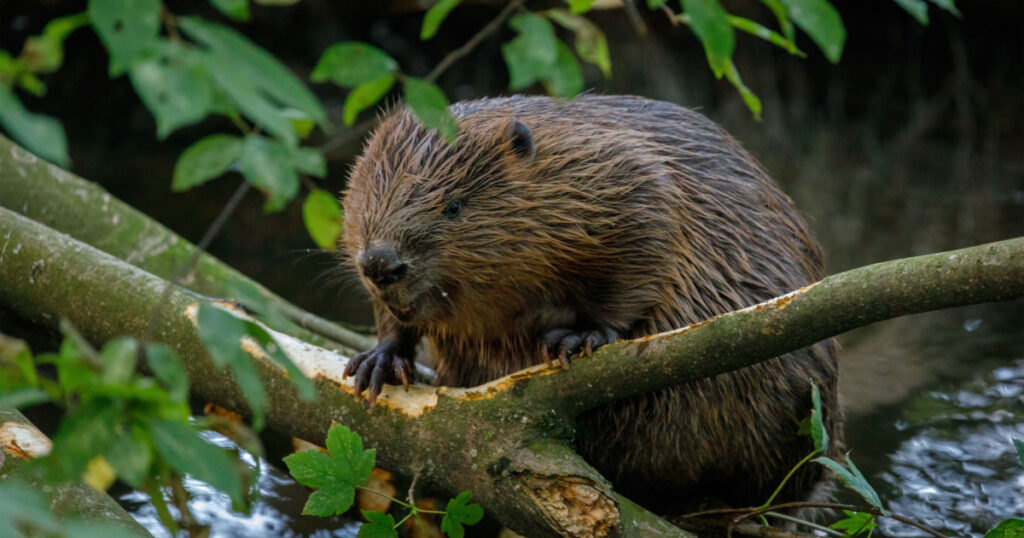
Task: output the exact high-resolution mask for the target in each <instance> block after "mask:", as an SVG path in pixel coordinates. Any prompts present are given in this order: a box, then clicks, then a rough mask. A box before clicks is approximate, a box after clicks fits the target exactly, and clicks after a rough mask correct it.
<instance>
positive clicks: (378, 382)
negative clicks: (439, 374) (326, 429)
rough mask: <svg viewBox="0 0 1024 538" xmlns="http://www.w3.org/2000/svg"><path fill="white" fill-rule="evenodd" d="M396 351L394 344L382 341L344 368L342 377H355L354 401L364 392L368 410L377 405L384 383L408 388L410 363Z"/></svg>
mask: <svg viewBox="0 0 1024 538" xmlns="http://www.w3.org/2000/svg"><path fill="white" fill-rule="evenodd" d="M396 351H397V350H396V346H395V345H394V343H392V342H391V341H390V340H388V339H383V340H381V341H380V342H379V343H378V344H377V346H376V347H374V348H373V349H370V350H368V351H363V352H362V353H358V354H356V356H354V357H352V359H351V360H350V361H348V366H346V367H345V373H344V374H343V375H344V377H348V376H350V375H355V381H356V387H355V388H356V393H355V396H356V400H359V397H360V395H362V393H363V391H364V390H366V400H367V401H368V402H369V403H370V409H373V406H374V405H376V404H377V396H379V395H380V390H381V388H383V387H384V383H388V384H392V385H393V384H397V383H398V381H401V382H402V386H404V387H405V388H409V377H410V376H411V375H412V368H413V366H412V361H411V360H409V359H407V358H405V357H399V356H398V355H397V354H396ZM367 389H369V390H367Z"/></svg>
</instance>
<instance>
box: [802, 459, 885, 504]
mask: <svg viewBox="0 0 1024 538" xmlns="http://www.w3.org/2000/svg"><path fill="white" fill-rule="evenodd" d="M811 461H815V462H818V463H820V464H822V465H824V466H825V467H828V468H829V469H831V470H832V472H834V473H836V475H837V476H838V477H839V479H840V480H842V481H843V484H846V486H847V487H848V488H850V489H852V490H853V491H855V492H857V493H859V494H860V496H861V497H863V498H864V500H865V501H867V502H868V504H870V505H871V506H874V507H875V508H878V509H879V510H881V511H882V515H889V512H888V511H887V510H886V509H885V508H882V501H881V499H879V498H878V493H877V492H876V491H875V488H873V487H871V484H868V481H867V479H866V478H864V475H863V474H861V472H860V470H859V469H857V467H856V466H855V465H854V464H853V460H851V459H850V457H849V456H847V457H846V464H847V465H848V466H849V470H847V469H846V468H845V467H843V466H842V465H841V464H840V463H838V462H837V461H835V460H833V459H830V458H826V457H824V456H822V457H819V458H814V459H813V460H811Z"/></svg>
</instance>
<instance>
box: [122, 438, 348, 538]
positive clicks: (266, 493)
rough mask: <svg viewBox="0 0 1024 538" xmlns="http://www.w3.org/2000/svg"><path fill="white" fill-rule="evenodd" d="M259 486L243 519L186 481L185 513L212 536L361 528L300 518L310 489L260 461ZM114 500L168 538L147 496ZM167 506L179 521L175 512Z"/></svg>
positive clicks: (344, 534) (222, 498)
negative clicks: (188, 497) (186, 498)
mask: <svg viewBox="0 0 1024 538" xmlns="http://www.w3.org/2000/svg"><path fill="white" fill-rule="evenodd" d="M202 435H203V437H204V438H205V439H206V440H207V441H210V442H212V443H213V444H216V445H218V446H222V447H227V448H232V449H235V448H236V445H235V444H234V443H233V442H232V441H231V440H230V439H228V438H227V437H224V436H223V435H220V434H218V433H215V432H209V431H207V432H203V433H202ZM242 459H243V461H245V463H246V464H247V465H249V466H250V467H256V459H255V458H253V457H252V455H250V454H248V453H244V452H243V458H242ZM258 487H259V495H260V498H259V500H258V501H257V502H254V503H253V505H252V513H251V514H249V515H246V514H240V513H238V512H233V511H232V510H231V499H229V498H228V496H227V495H224V494H223V493H221V492H219V491H217V490H215V489H213V488H212V487H210V486H209V485H208V484H206V483H205V482H200V481H198V480H193V479H191V478H186V479H185V488H186V489H187V490H188V491H189V493H191V494H192V501H191V502H190V503H189V509H190V510H191V511H192V515H193V516H195V518H196V520H197V521H199V522H200V523H201V524H203V525H209V526H210V536H211V537H213V538H234V537H239V536H245V537H247V538H278V537H295V536H311V537H314V538H327V537H338V538H355V537H356V534H357V533H358V532H359V524H358V523H355V522H352V521H350V520H347V519H343V518H340V517H332V518H316V517H310V516H303V515H302V505H303V503H305V500H306V498H307V497H308V496H309V490H307V489H306V488H305V487H303V486H301V485H299V484H297V483H295V481H294V480H293V479H292V478H291V477H290V476H289V475H288V474H287V473H284V472H282V471H280V470H278V469H277V468H276V467H274V466H272V465H270V464H269V463H268V462H267V461H265V460H260V462H259V479H258ZM118 502H120V503H121V504H122V505H123V506H124V507H125V508H127V509H128V511H129V512H130V513H131V514H132V515H133V516H134V517H135V519H136V520H138V521H139V522H140V523H142V524H143V525H145V527H146V528H147V529H148V530H149V531H150V532H151V533H153V536H155V537H157V538H171V534H170V533H169V532H167V530H166V529H165V528H164V527H163V526H162V525H161V524H160V520H159V517H158V516H157V513H156V508H155V507H154V506H153V504H152V503H151V502H149V496H148V495H146V494H145V493H142V492H140V491H130V492H128V493H126V494H124V495H121V496H120V497H119V498H118ZM170 508H171V512H172V513H173V514H174V515H175V516H176V517H177V515H178V512H177V510H175V509H174V507H170Z"/></svg>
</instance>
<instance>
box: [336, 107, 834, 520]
mask: <svg viewBox="0 0 1024 538" xmlns="http://www.w3.org/2000/svg"><path fill="white" fill-rule="evenodd" d="M450 110H451V112H452V114H453V115H454V117H455V119H456V121H457V123H458V127H459V134H458V137H457V139H456V140H455V141H454V143H451V144H449V143H448V142H446V141H445V140H444V139H443V138H442V137H440V136H439V135H438V134H437V133H436V132H433V131H428V130H426V129H424V128H423V127H422V126H421V125H420V124H419V123H418V122H417V121H416V120H415V118H414V116H413V114H412V113H411V112H410V111H409V110H408V109H406V108H399V109H397V110H394V111H392V112H391V113H389V114H388V115H387V116H386V117H385V118H384V119H383V120H382V121H381V123H380V124H379V126H378V127H377V128H376V129H375V131H374V132H373V133H372V135H371V136H370V138H369V140H368V141H367V142H366V145H365V148H364V152H363V154H362V155H361V156H360V157H358V159H357V160H356V162H355V164H354V166H353V168H352V170H351V172H350V176H349V182H348V186H347V188H346V191H345V192H344V200H343V205H344V211H345V223H344V233H343V236H342V239H341V243H342V247H343V249H344V251H345V252H346V253H347V255H348V258H349V259H350V260H351V261H352V263H354V265H355V268H356V270H357V271H358V273H359V275H360V277H361V279H362V281H363V283H364V284H365V286H366V288H367V289H368V290H369V292H370V295H371V300H372V303H373V307H374V313H375V316H376V321H377V326H378V333H379V337H380V339H379V343H378V344H377V346H376V347H375V348H373V349H371V350H369V351H366V352H364V353H361V354H359V355H357V356H356V357H354V358H353V360H352V361H351V362H350V363H349V365H348V366H347V369H346V375H353V374H354V375H355V376H356V390H357V395H358V393H361V392H362V391H363V390H365V389H367V388H369V390H368V393H367V394H368V398H369V399H370V400H371V402H372V401H373V400H375V399H376V397H377V394H378V393H379V391H380V387H381V385H382V384H383V383H385V382H387V383H396V382H398V381H402V382H406V381H407V380H408V376H409V374H410V372H411V369H410V368H411V364H412V363H411V361H412V360H413V357H414V354H415V352H416V351H415V350H416V346H417V344H418V343H419V342H420V340H421V338H423V339H425V340H426V344H427V346H426V354H427V355H428V356H429V360H430V361H431V362H432V364H433V366H434V368H435V370H436V372H437V379H438V382H439V383H440V384H442V385H448V386H473V385H477V384H480V383H484V382H486V381H490V380H493V379H496V378H498V377H500V376H504V375H507V374H510V373H512V372H514V371H517V370H520V369H522V368H525V367H528V366H531V365H534V364H537V363H540V362H542V361H545V360H547V359H548V358H551V357H558V358H559V359H561V360H562V361H563V362H564V361H566V359H567V357H570V356H572V355H574V354H576V353H580V352H583V353H588V352H590V351H591V350H593V349H595V348H597V347H598V346H601V345H603V344H606V343H609V342H613V341H615V340H617V339H619V338H633V337H639V336H643V335H649V334H653V333H657V332H662V331H667V330H671V329H675V328H679V327H682V326H685V325H689V324H693V323H697V322H700V321H702V320H705V319H707V318H710V317H712V316H715V315H717V314H721V313H724V312H728V311H731V310H735V309H738V308H742V307H745V306H748V305H751V304H754V303H757V302H760V301H763V300H766V299H769V298H772V297H775V296H778V295H780V294H783V293H786V292H788V291H791V290H793V289H796V288H799V287H800V286H803V285H806V284H808V283H811V282H815V281H817V280H819V279H821V278H822V277H823V276H824V274H823V267H822V255H821V251H820V248H819V246H818V244H817V243H816V241H815V239H814V238H813V237H812V235H811V233H810V231H809V230H808V227H807V225H806V224H805V223H804V221H803V220H802V219H801V217H800V216H799V215H798V214H797V211H796V210H795V208H794V205H793V203H792V201H791V200H790V199H789V198H788V197H787V196H786V195H785V194H783V193H782V192H781V190H780V189H779V188H778V187H777V186H776V185H775V183H774V182H773V181H772V180H771V179H770V178H769V177H768V175H767V174H766V173H765V172H764V170H763V169H762V167H761V166H760V165H759V164H758V162H757V161H756V160H755V159H754V158H753V157H752V156H751V155H750V154H749V153H747V152H746V151H745V150H744V149H743V148H742V147H740V145H739V143H737V141H736V140H734V139H733V138H732V137H730V136H729V135H728V134H726V133H725V132H724V131H723V130H722V129H720V128H719V127H718V126H716V125H715V124H714V123H713V122H711V121H710V120H708V119H707V118H705V117H704V116H702V115H701V114H699V113H697V112H694V111H692V110H688V109H686V108H682V107H680V106H677V105H674V104H670V103H666V102H660V101H653V100H648V99H644V98H639V97H626V96H601V95H584V96H580V97H577V98H576V99H573V100H558V99H552V98H548V97H525V96H515V97H507V98H490V99H481V100H475V101H465V102H459V103H455V104H453V105H451V107H450ZM835 355H836V347H835V344H834V343H833V342H831V341H826V342H822V343H819V344H817V345H815V346H812V347H809V348H805V349H802V350H800V351H797V352H794V353H789V354H787V355H785V356H782V357H778V358H775V359H772V360H769V361H766V362H763V363H760V364H757V365H754V366H750V367H747V368H743V369H741V370H738V371H734V372H731V373H727V374H722V375H719V376H716V377H714V378H710V379H703V380H700V381H695V382H691V383H686V384H683V385H680V386H677V387H673V388H670V389H667V390H663V391H659V392H655V393H651V394H647V395H644V396H642V397H636V398H632V399H627V400H623V401H617V402H614V403H611V404H609V405H607V406H606V407H603V408H600V409H597V410H594V411H591V412H588V413H587V414H585V415H584V416H581V417H579V420H578V432H577V439H576V446H577V448H578V450H579V451H580V453H581V454H582V455H583V457H584V458H585V459H587V460H588V461H589V462H590V463H591V464H592V465H593V466H594V467H595V468H597V469H598V470H599V471H600V472H601V473H602V474H604V476H605V477H607V478H608V479H609V480H611V481H612V483H613V484H614V485H615V487H616V489H617V490H618V491H620V492H622V493H624V494H625V495H627V496H628V497H631V498H633V499H634V500H636V501H638V502H640V503H641V504H644V505H645V506H647V507H648V508H652V509H655V510H659V511H661V512H662V513H682V512H685V511H688V510H692V509H695V508H696V507H698V506H706V505H707V504H708V503H711V502H714V503H716V504H717V503H722V502H724V503H726V504H729V505H732V506H751V505H757V504H760V503H762V502H764V501H765V500H766V498H767V497H768V496H769V495H770V494H771V492H772V491H773V490H774V488H775V487H776V486H777V485H778V484H779V483H780V482H781V481H782V479H783V477H784V476H785V475H786V473H787V472H788V471H789V470H790V469H791V468H792V467H793V465H795V464H796V463H797V462H798V461H799V460H800V459H801V457H803V456H805V455H806V454H808V453H810V452H811V450H812V449H813V448H812V442H811V440H810V438H809V437H807V436H799V435H798V434H797V430H798V424H799V422H800V421H801V419H803V418H805V417H807V416H808V415H809V414H810V411H809V408H810V401H811V398H810V394H811V385H812V383H813V384H817V385H818V386H819V387H820V388H821V394H822V403H823V407H824V420H825V424H826V428H827V429H828V430H829V432H830V434H831V439H832V443H833V447H835V446H838V443H839V442H840V440H841V432H840V417H839V412H838V406H837V402H836V376H837V365H836V357H835ZM832 452H834V450H832ZM821 478H822V470H821V468H820V466H816V465H815V466H804V467H803V468H802V469H801V471H800V472H798V473H797V474H796V475H795V476H794V477H793V478H792V479H791V480H790V481H789V483H788V484H787V486H786V488H785V490H784V491H783V492H782V495H781V496H780V497H779V498H778V499H779V500H784V499H797V498H801V497H803V496H804V495H806V494H807V492H808V491H809V490H810V489H812V486H814V484H816V483H818V482H819V481H820V480H821Z"/></svg>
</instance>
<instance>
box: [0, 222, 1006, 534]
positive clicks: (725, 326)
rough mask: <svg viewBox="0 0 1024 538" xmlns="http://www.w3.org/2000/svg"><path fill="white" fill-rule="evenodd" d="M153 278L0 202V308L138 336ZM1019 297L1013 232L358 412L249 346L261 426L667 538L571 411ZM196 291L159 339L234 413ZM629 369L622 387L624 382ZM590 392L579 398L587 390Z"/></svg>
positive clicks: (542, 525) (560, 523) (489, 496)
mask: <svg viewBox="0 0 1024 538" xmlns="http://www.w3.org/2000/svg"><path fill="white" fill-rule="evenodd" d="M162 284H163V281H161V280H160V279H158V278H156V277H154V276H152V275H150V274H148V273H145V272H143V271H140V270H138V269H136V268H134V267H131V266H128V265H126V264H124V263H122V262H120V261H119V260H116V259H114V258H112V257H110V256H108V255H105V254H103V253H101V252H98V251H96V250H95V249H92V248H91V247H88V246H86V245H83V244H81V243H78V242H77V241H74V240H72V239H71V238H68V237H67V236H64V235H62V234H59V233H57V232H54V231H53V230H50V229H48V228H46V227H45V226H42V225H40V224H38V223H35V222H33V221H30V220H28V219H25V218H23V217H20V216H18V215H16V214H14V213H11V212H9V211H4V210H0V305H3V306H4V307H7V308H11V309H13V310H14V311H16V312H18V313H19V314H20V315H22V316H24V317H26V318H28V319H30V320H34V321H36V322H39V323H42V324H49V325H53V324H54V323H55V322H56V320H57V319H58V317H59V316H66V317H68V318H69V319H70V320H71V321H72V322H73V323H75V324H76V325H77V326H78V327H79V328H80V329H82V331H83V332H84V333H85V334H86V335H87V336H88V337H89V338H90V339H92V340H94V341H96V342H97V343H99V342H103V341H105V340H107V339H110V338H112V337H114V336H118V335H124V334H128V335H138V334H139V332H140V331H141V330H142V329H143V328H144V325H145V319H144V313H148V312H149V311H150V309H151V308H152V306H153V305H154V304H155V302H156V301H157V300H158V295H159V293H158V292H159V291H160V290H161V289H162ZM1021 295H1024V238H1017V239H1011V240H1007V241H1002V242H998V243H991V244H987V245H981V246H978V247H972V248H968V249H963V250H959V251H954V252H948V253H943V254H934V255H929V256H920V257H916V258H908V259H904V260H897V261H893V262H887V263H883V264H877V265H874V266H870V267H865V268H860V269H856V270H853V271H849V272H846V273H842V274H839V275H835V276H832V277H829V278H827V279H825V280H823V281H822V282H820V283H818V284H817V285H814V286H809V287H807V288H805V289H803V290H800V291H797V292H793V293H791V294H787V295H785V296H782V297H780V298H778V299H775V300H772V301H768V302H766V303H763V304H761V305H757V306H754V307H750V308H747V309H744V310H742V311H738V312H734V313H730V314H727V315H724V316H720V317H718V318H716V319H714V320H711V321H709V322H706V323H702V324H698V325H696V326H694V327H689V328H684V329H680V330H677V331H672V332H669V333H664V334H660V335H655V336H651V337H647V338H642V339H637V340H632V341H625V342H620V343H617V344H614V345H611V346H606V347H604V348H602V349H600V350H598V351H597V352H595V354H594V355H593V356H591V357H590V358H587V359H578V360H575V361H574V362H573V367H572V368H571V369H570V370H568V371H563V370H561V369H559V368H549V367H547V366H545V365H541V366H537V367H533V368H530V369H527V370H524V371H522V372H519V373H516V374H513V375H511V376H508V377H505V378H502V379H499V380H496V381H493V382H491V383H488V384H485V385H482V386H479V387H473V388H468V389H452V388H445V387H436V388H435V387H422V386H417V387H413V388H412V389H410V390H409V391H408V392H405V391H402V390H401V389H400V388H394V387H387V388H385V391H384V392H383V394H382V395H381V398H380V400H379V402H378V406H377V407H376V408H375V409H374V410H373V411H367V410H366V409H365V408H364V407H363V406H362V405H360V404H358V403H356V402H355V401H354V400H353V398H352V397H351V393H352V391H353V388H352V385H351V382H350V381H349V380H342V379H341V377H340V372H341V370H342V369H343V367H344V361H345V359H344V357H341V356H339V355H337V354H335V353H332V352H330V351H327V350H323V349H320V348H316V347H315V346H312V345H310V344H307V343H305V342H302V341H300V340H297V339H294V338H292V337H289V336H287V335H284V334H281V333H275V338H276V339H277V341H278V343H279V344H280V345H281V346H282V347H283V348H284V349H285V351H286V352H287V353H288V354H289V356H291V357H292V359H293V360H294V361H295V362H296V363H298V364H299V366H300V368H301V369H302V370H303V371H304V372H305V373H306V374H307V375H309V376H310V377H313V378H314V379H315V380H316V381H317V389H318V390H317V392H318V397H319V399H318V401H317V402H315V403H314V402H306V401H302V400H301V399H300V398H299V397H298V396H297V394H296V393H295V391H294V389H293V388H292V385H291V384H290V382H289V381H288V380H287V379H286V378H285V375H284V373H283V371H282V370H281V369H280V368H278V367H277V366H276V365H274V364H272V363H270V362H269V361H268V359H266V358H265V357H263V356H261V354H259V353H256V355H255V357H254V358H256V359H257V364H258V365H259V367H260V370H261V374H262V376H263V379H264V380H265V382H266V384H267V388H268V392H269V393H270V397H271V411H270V413H269V415H268V420H267V422H268V425H270V426H271V427H272V428H275V429H277V430H279V431H282V432H285V433H289V434H293V435H297V436H299V437H304V438H307V439H310V440H313V441H322V439H323V437H324V435H325V433H326V430H327V428H328V427H329V426H330V424H331V423H332V422H341V423H344V424H345V425H347V426H349V427H350V428H352V429H353V430H354V431H356V432H358V433H359V434H360V435H362V436H363V438H364V440H365V441H366V442H367V444H368V445H369V446H373V447H376V448H378V461H379V462H380V464H381V465H382V466H385V467H387V468H389V469H390V470H392V471H395V472H397V473H400V474H404V475H406V476H413V475H417V474H418V475H419V476H420V477H421V480H425V481H427V482H430V483H432V484H433V485H435V486H437V487H440V488H442V489H444V490H448V491H457V490H463V489H470V490H473V491H474V494H475V498H477V499H479V500H480V502H482V503H483V504H484V506H485V507H486V509H487V510H488V511H489V512H490V513H491V514H493V515H495V516H496V517H497V518H498V519H499V520H502V521H503V522H504V523H505V524H507V525H509V526H511V527H512V528H513V529H516V530H519V531H520V532H525V533H527V534H528V535H531V536H533V535H590V534H594V533H599V532H601V531H605V530H610V529H612V528H619V529H621V530H622V531H623V533H624V534H626V535H644V536H650V535H652V533H655V532H656V533H658V534H664V535H668V534H670V533H672V532H675V531H676V529H674V528H670V527H667V526H665V523H664V522H663V521H661V520H659V519H657V518H655V517H653V516H651V515H650V514H649V513H647V512H645V511H643V510H642V509H641V508H639V507H636V506H635V505H633V504H632V503H630V502H628V501H627V500H625V499H623V498H621V497H619V496H617V495H616V494H615V493H614V492H613V491H612V489H611V486H610V485H609V484H608V483H607V481H606V480H604V479H603V478H602V477H601V476H600V475H598V474H597V473H596V472H595V471H594V470H593V469H592V468H591V467H590V466H589V465H587V464H586V463H585V462H583V461H582V460H581V459H580V458H579V456H578V455H577V454H575V452H574V451H573V449H572V447H571V445H570V443H569V437H570V435H571V433H570V432H571V430H572V424H571V421H572V418H573V417H574V416H575V415H576V414H577V413H579V412H580V411H581V410H584V409H587V408H591V407H594V406H597V405H601V404H602V403H605V402H607V401H610V400H612V399H615V398H621V397H626V396H628V395H630V394H636V393H641V392H646V391H650V390H656V389H659V388H662V387H664V386H667V385H668V384H671V383H678V382H683V381H686V380H689V379H696V378H699V377H704V376H708V375H715V374H717V373H721V372H724V371H728V370H731V369H735V368H739V367H742V366H745V365H748V364H752V363H755V362H758V361H760V360H766V359H768V358H771V357H773V356H776V355H779V354H782V353H784V352H787V351H791V350H793V349H797V348H800V347H803V346H805V345H808V344H810V343H813V342H814V341H816V340H818V339H821V338H826V337H829V336H833V335H835V334H837V333H839V332H842V331H845V330H849V329H851V328H854V327H857V326H861V325H866V324H869V323H873V322H876V321H881V320H883V319H887V318H889V317H895V316H898V315H904V314H909V313H914V312H921V311H925V310H929V309H937V308H946V307H950V306H958V305H966V304H974V303H979V302H987V301H993V300H1008V299H1013V298H1017V297H1020V296H1021ZM196 307H197V298H196V297H195V296H194V295H191V294H188V293H185V292H183V291H176V292H174V293H172V295H171V298H170V300H169V303H168V305H167V308H168V312H170V314H169V315H168V316H166V319H165V320H164V321H163V322H162V323H161V327H160V330H159V331H158V335H159V336H158V339H160V340H162V341H164V342H166V343H168V344H170V345H172V346H174V347H175V348H176V349H177V350H178V351H179V353H181V354H182V356H183V357H184V358H186V360H187V361H188V367H189V370H190V374H191V376H192V379H193V383H194V384H193V389H194V390H195V391H196V393H197V394H199V395H200V396H202V397H204V398H207V399H209V400H211V401H214V402H216V403H219V404H221V405H224V406H226V407H229V408H232V409H237V410H241V411H245V410H246V409H247V407H246V405H245V403H244V400H243V399H242V397H241V393H240V391H239V390H238V389H237V387H236V386H235V384H234V382H232V381H230V380H228V379H227V376H226V374H224V373H222V372H220V371H218V370H217V369H216V368H215V367H214V366H213V364H212V362H211V361H210V359H209V357H208V356H207V355H206V352H205V350H203V348H202V346H201V345H200V343H199V341H198V338H197V337H196V335H195V331H194V320H195V311H196ZM625 377H628V378H629V379H628V380H625V381H624V380H623V378H625ZM589 386H600V387H601V390H599V391H593V390H592V389H589V390H588V388H587V387H589Z"/></svg>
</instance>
